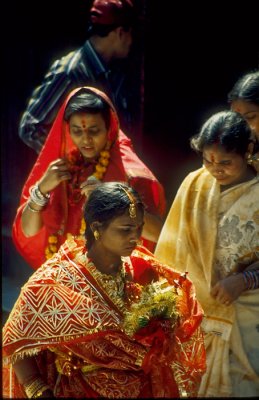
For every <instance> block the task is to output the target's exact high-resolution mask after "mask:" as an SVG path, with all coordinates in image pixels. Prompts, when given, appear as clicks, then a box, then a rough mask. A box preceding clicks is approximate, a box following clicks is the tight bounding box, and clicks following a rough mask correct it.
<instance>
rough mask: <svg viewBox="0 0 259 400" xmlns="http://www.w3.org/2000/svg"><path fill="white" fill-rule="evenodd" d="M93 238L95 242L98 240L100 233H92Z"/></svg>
mask: <svg viewBox="0 0 259 400" xmlns="http://www.w3.org/2000/svg"><path fill="white" fill-rule="evenodd" d="M94 238H95V240H99V239H100V233H99V232H98V231H97V230H95V231H94Z"/></svg>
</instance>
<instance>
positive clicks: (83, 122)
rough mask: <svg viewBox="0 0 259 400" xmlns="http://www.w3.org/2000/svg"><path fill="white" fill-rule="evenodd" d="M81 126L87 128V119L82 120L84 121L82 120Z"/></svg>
mask: <svg viewBox="0 0 259 400" xmlns="http://www.w3.org/2000/svg"><path fill="white" fill-rule="evenodd" d="M81 125H82V127H83V129H85V128H86V121H85V119H82V120H81Z"/></svg>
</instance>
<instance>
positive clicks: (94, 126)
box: [69, 113, 108, 160]
mask: <svg viewBox="0 0 259 400" xmlns="http://www.w3.org/2000/svg"><path fill="white" fill-rule="evenodd" d="M69 131H70V136H71V139H72V141H73V143H74V144H75V146H76V147H77V148H78V149H79V151H80V153H81V154H82V155H83V157H84V158H85V159H87V160H92V159H96V158H97V157H98V156H99V154H100V152H101V151H102V150H103V149H104V148H105V145H106V143H107V134H108V131H107V128H106V125H105V121H104V119H103V117H102V115H101V114H100V113H98V114H86V113H75V114H73V115H72V116H71V117H70V120H69Z"/></svg>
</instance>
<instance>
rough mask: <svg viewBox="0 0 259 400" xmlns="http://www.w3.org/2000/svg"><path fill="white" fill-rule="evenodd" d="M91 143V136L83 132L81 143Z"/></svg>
mask: <svg viewBox="0 0 259 400" xmlns="http://www.w3.org/2000/svg"><path fill="white" fill-rule="evenodd" d="M91 142H92V138H91V136H90V135H89V134H88V133H87V132H85V133H84V135H83V143H85V144H88V143H91Z"/></svg>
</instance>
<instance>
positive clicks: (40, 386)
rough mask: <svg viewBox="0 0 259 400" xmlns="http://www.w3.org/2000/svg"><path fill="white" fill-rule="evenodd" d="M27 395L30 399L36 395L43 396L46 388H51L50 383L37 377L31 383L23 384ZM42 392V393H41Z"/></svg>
mask: <svg viewBox="0 0 259 400" xmlns="http://www.w3.org/2000/svg"><path fill="white" fill-rule="evenodd" d="M23 387H24V390H25V393H26V396H27V397H28V398H29V399H33V398H35V396H36V397H39V396H41V394H42V392H43V391H44V390H46V389H50V387H49V386H48V385H46V383H45V382H44V381H43V380H42V379H41V378H36V379H34V380H33V381H32V382H31V383H28V384H25V385H23ZM39 392H41V394H39Z"/></svg>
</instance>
